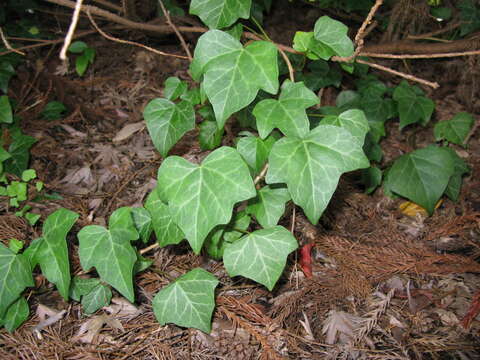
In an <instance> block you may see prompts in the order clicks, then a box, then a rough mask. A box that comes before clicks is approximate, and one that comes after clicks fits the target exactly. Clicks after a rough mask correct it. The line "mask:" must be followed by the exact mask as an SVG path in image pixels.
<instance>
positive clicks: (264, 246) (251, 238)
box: [223, 226, 298, 291]
mask: <svg viewBox="0 0 480 360" xmlns="http://www.w3.org/2000/svg"><path fill="white" fill-rule="evenodd" d="M297 247H298V244H297V240H296V239H295V238H294V237H293V235H292V234H291V233H290V232H289V231H288V230H287V229H285V228H284V227H282V226H275V227H273V228H269V229H263V230H257V231H255V232H253V233H251V234H249V235H247V236H245V237H243V238H241V239H240V240H238V241H235V242H234V243H233V244H229V245H227V247H226V248H225V251H224V254H223V262H224V264H225V268H226V269H227V272H228V274H229V275H230V276H237V275H242V276H245V277H247V278H249V279H252V280H255V281H256V282H259V283H260V284H262V285H265V286H266V287H267V288H268V290H270V291H271V290H272V289H273V287H274V286H275V284H276V282H277V280H278V279H279V278H280V275H281V274H282V272H283V269H284V267H285V264H286V262H287V256H288V254H290V253H291V252H292V251H294V250H295V249H296V248H297Z"/></svg>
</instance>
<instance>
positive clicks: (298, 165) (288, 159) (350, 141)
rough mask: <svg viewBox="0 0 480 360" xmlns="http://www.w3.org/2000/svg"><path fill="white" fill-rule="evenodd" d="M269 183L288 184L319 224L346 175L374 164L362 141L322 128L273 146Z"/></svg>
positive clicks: (296, 200) (294, 197)
mask: <svg viewBox="0 0 480 360" xmlns="http://www.w3.org/2000/svg"><path fill="white" fill-rule="evenodd" d="M269 163H270V167H269V169H268V172H267V177H266V182H267V183H268V184H275V183H286V184H287V187H288V191H289V192H290V195H291V197H292V200H293V202H294V203H295V204H297V205H299V206H301V207H302V209H303V210H304V212H305V214H306V215H307V217H308V219H309V220H310V222H311V223H312V224H316V223H317V222H318V219H319V218H320V216H321V215H322V213H323V211H324V210H325V208H326V207H327V205H328V202H329V201H330V198H331V197H332V195H333V192H334V191H335V189H336V187H337V184H338V180H339V178H340V175H342V173H344V172H347V171H353V170H356V169H360V168H366V167H368V166H369V165H370V163H369V161H368V159H367V158H366V156H365V154H364V153H363V151H362V146H361V144H360V143H359V141H358V139H356V138H355V137H353V135H352V134H351V133H350V132H349V131H347V130H345V129H344V128H342V127H337V126H331V125H319V126H317V127H316V128H315V129H313V130H312V131H310V133H309V134H308V135H307V136H306V137H305V138H304V139H298V138H289V137H285V138H283V139H280V140H279V141H277V142H276V143H275V145H273V148H272V151H271V153H270V157H269Z"/></svg>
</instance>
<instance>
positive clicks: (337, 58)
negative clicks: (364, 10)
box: [332, 0, 383, 62]
mask: <svg viewBox="0 0 480 360" xmlns="http://www.w3.org/2000/svg"><path fill="white" fill-rule="evenodd" d="M382 3H383V0H376V1H375V4H374V5H373V6H372V7H371V8H370V11H369V12H368V15H367V17H366V18H365V20H364V21H363V23H362V26H360V28H359V29H358V31H357V35H356V36H355V45H356V47H355V51H354V52H353V54H352V55H350V56H347V57H340V56H333V57H332V60H333V61H343V62H350V61H352V60H353V59H355V58H356V57H357V56H358V54H360V51H362V48H363V39H364V37H365V35H367V33H366V32H365V30H366V29H367V26H368V25H370V23H371V22H372V19H373V16H374V15H375V13H376V12H377V10H378V8H379V7H380V5H382ZM370 31H371V29H370ZM370 31H369V32H370Z"/></svg>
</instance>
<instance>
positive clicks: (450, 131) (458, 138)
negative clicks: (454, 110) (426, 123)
mask: <svg viewBox="0 0 480 360" xmlns="http://www.w3.org/2000/svg"><path fill="white" fill-rule="evenodd" d="M473 123H474V120H473V116H472V115H470V114H469V113H467V112H460V113H458V114H456V115H455V116H454V117H453V118H452V119H451V120H447V121H440V122H439V123H437V124H435V127H434V129H433V133H434V134H435V140H436V141H440V140H443V139H445V140H447V141H449V142H451V143H454V144H457V145H464V146H465V144H464V143H463V142H464V141H465V139H466V137H467V135H468V133H469V132H470V129H471V128H472V126H473Z"/></svg>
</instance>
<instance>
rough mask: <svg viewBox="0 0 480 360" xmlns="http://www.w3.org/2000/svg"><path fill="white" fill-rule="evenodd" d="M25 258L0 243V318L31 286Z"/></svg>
mask: <svg viewBox="0 0 480 360" xmlns="http://www.w3.org/2000/svg"><path fill="white" fill-rule="evenodd" d="M33 285H34V282H33V277H32V271H31V269H30V264H29V262H28V260H27V258H26V257H25V256H24V255H22V254H15V253H14V252H13V251H12V250H10V249H9V248H8V247H6V246H5V245H3V244H2V243H0V318H2V317H3V316H4V314H5V312H6V311H7V309H8V307H9V306H10V305H11V304H12V303H13V302H15V301H16V300H17V299H18V298H19V296H20V294H21V293H22V291H23V290H24V289H25V288H26V287H27V286H33Z"/></svg>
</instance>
